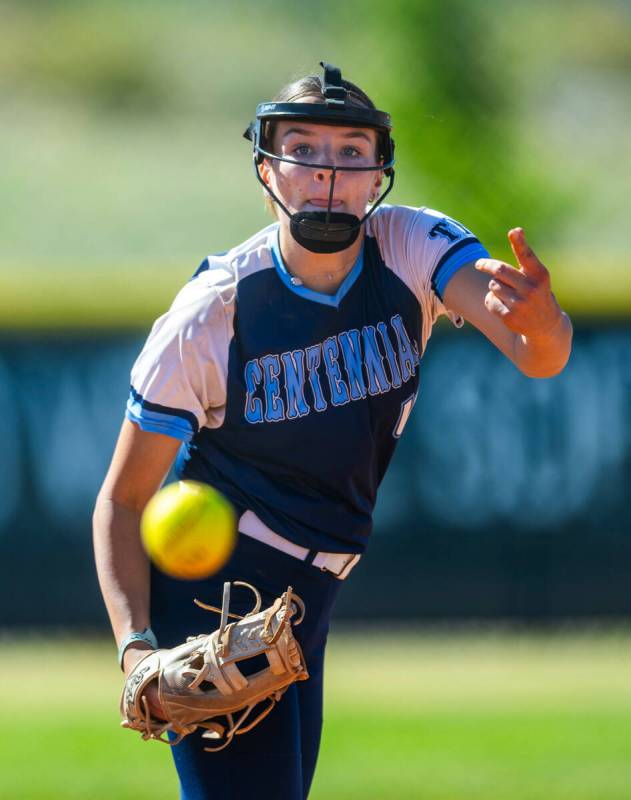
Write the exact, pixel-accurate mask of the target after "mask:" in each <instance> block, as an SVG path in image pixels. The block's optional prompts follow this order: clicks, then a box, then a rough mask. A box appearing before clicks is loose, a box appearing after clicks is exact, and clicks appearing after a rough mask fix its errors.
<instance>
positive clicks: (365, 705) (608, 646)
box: [0, 630, 631, 800]
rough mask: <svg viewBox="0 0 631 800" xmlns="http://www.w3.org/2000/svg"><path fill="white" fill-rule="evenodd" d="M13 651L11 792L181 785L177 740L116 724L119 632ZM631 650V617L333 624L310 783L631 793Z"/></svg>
mask: <svg viewBox="0 0 631 800" xmlns="http://www.w3.org/2000/svg"><path fill="white" fill-rule="evenodd" d="M2 651H3V658H2V660H1V662H0V663H1V666H0V704H1V707H2V710H3V719H4V722H5V724H4V725H3V726H2V733H1V734H0V748H1V752H2V764H3V766H2V770H1V771H0V796H1V797H2V798H6V800H40V798H41V800H44V798H46V800H57V799H59V800H61V798H64V799H67V800H75V799H78V798H93V797H98V798H100V797H112V798H117V799H120V800H125V799H126V798H130V800H131V798H134V800H144V798H147V799H148V798H154V799H155V800H162V798H175V797H177V785H176V779H175V775H174V772H173V770H172V767H171V760H170V755H169V753H168V751H167V748H166V747H163V746H161V745H159V744H157V743H149V744H145V743H143V742H142V741H141V740H140V739H139V737H137V736H135V735H133V734H131V733H130V732H127V731H123V730H120V729H119V728H118V727H117V722H118V709H117V704H118V692H119V689H120V682H121V678H120V674H119V673H118V672H117V670H116V667H115V664H114V652H113V646H112V645H111V644H109V643H106V642H98V641H77V640H64V641H61V640H44V641H42V642H39V641H38V642H36V641H34V640H5V641H4V642H2ZM629 663H631V633H628V632H623V633H618V634H613V633H611V634H608V633H590V634H585V635H579V634H563V635H556V636H551V635H548V636H545V635H529V636H522V635H518V634H514V633H512V634H511V633H503V634H501V633H496V634H492V633H480V634H473V633H462V632H461V633H453V634H451V635H448V634H437V633H428V632H426V631H425V632H424V631H418V632H417V633H414V634H411V635H408V636H407V637H405V636H403V635H400V634H396V633H392V634H385V633H383V632H381V631H379V630H371V631H370V632H368V633H366V634H361V635H360V634H357V633H354V634H344V635H343V634H338V635H336V636H334V637H333V638H332V640H331V643H330V647H329V661H328V683H327V700H326V709H325V732H324V739H323V745H322V750H321V755H320V762H319V768H318V772H317V777H316V781H315V784H314V789H313V792H312V795H311V797H312V799H313V800H324V799H325V798H327V800H328V798H336V800H355V798H357V800H359V798H362V800H371V799H372V798H374V799H375V800H377V799H379V800H383V799H384V798H406V799H409V800H413V799H414V798H419V800H420V799H422V800H478V799H479V800H482V798H484V799H485V800H487V799H488V798H510V800H539V798H541V800H561V799H562V798H563V799H565V798H568V800H569V798H571V800H603V799H606V800H623V798H625V799H626V798H629V797H630V796H631V671H630V670H629ZM209 757H210V756H209Z"/></svg>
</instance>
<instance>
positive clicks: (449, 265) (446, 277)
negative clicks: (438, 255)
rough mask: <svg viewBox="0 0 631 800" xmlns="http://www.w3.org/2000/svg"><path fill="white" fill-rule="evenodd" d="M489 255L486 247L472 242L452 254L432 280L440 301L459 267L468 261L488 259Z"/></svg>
mask: <svg viewBox="0 0 631 800" xmlns="http://www.w3.org/2000/svg"><path fill="white" fill-rule="evenodd" d="M488 257H489V253H488V250H487V249H486V247H484V246H483V245H481V244H480V243H479V242H472V243H471V244H469V245H467V246H466V247H463V248H462V249H461V250H458V252H456V253H454V254H453V256H452V257H451V258H448V259H447V260H446V261H445V262H444V263H443V264H442V265H441V267H440V272H439V273H438V275H437V276H435V278H434V291H435V292H436V294H437V295H438V297H439V298H440V299H441V300H442V299H443V294H444V292H445V289H446V288H447V284H448V283H449V281H450V280H451V279H452V277H453V276H454V275H455V274H456V272H458V270H459V269H460V268H461V267H464V265H465V264H468V263H469V262H470V261H477V259H478V258H488Z"/></svg>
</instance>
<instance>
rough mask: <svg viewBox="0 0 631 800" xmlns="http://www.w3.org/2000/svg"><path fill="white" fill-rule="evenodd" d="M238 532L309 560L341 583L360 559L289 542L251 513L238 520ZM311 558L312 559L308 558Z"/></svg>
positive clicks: (347, 554) (354, 554)
mask: <svg viewBox="0 0 631 800" xmlns="http://www.w3.org/2000/svg"><path fill="white" fill-rule="evenodd" d="M239 531H240V532H241V533H245V535H246V536H249V537H250V538H252V539H256V540H257V541H259V542H263V543H264V544H268V545H269V546H270V547H273V548H275V549H276V550H280V551H281V552H283V553H287V554H288V555H290V556H293V557H294V558H297V559H299V560H300V561H307V560H309V561H310V562H311V563H312V564H313V566H314V567H319V568H320V569H321V570H322V571H323V572H332V573H333V574H334V575H335V577H336V578H338V580H340V581H343V580H344V579H345V578H347V577H348V576H349V574H350V571H351V570H352V569H353V567H354V566H355V564H357V562H358V561H359V559H360V558H361V555H360V554H359V553H318V552H316V553H315V555H313V553H314V551H313V550H309V548H308V547H301V546H300V545H299V544H294V542H290V541H289V539H285V538H284V537H283V536H280V535H279V534H278V533H274V531H273V530H272V529H271V528H268V527H267V525H266V524H265V523H264V522H263V521H262V520H260V519H259V518H258V517H257V516H256V514H255V513H254V512H253V511H246V512H245V514H244V515H243V516H242V517H241V519H240V520H239ZM310 556H312V557H310Z"/></svg>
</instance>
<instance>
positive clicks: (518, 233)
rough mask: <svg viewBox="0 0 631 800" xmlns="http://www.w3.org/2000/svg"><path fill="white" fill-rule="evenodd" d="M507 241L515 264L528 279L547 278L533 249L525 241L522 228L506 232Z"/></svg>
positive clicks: (546, 273) (546, 271) (545, 271)
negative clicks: (515, 261)
mask: <svg viewBox="0 0 631 800" xmlns="http://www.w3.org/2000/svg"><path fill="white" fill-rule="evenodd" d="M508 241H509V242H510V246H511V248H512V250H513V253H514V254H515V258H516V259H517V263H518V264H519V266H520V268H521V269H522V270H523V272H524V273H525V274H526V275H528V277H531V278H535V279H537V280H542V279H544V278H547V277H548V270H547V269H546V268H545V267H544V265H543V264H542V263H541V261H539V259H538V258H537V256H536V255H535V253H534V251H533V249H532V248H531V247H530V245H529V244H528V242H527V241H526V235H525V233H524V229H523V228H513V229H512V230H510V231H509V232H508Z"/></svg>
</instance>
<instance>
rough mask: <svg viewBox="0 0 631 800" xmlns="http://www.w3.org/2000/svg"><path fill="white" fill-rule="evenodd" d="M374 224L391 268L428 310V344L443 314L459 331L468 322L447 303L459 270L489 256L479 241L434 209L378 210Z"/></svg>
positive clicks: (459, 224) (425, 315)
mask: <svg viewBox="0 0 631 800" xmlns="http://www.w3.org/2000/svg"><path fill="white" fill-rule="evenodd" d="M379 212H381V213H379ZM370 222H371V231H372V232H373V235H375V236H376V237H377V240H378V243H379V248H380V250H381V254H382V256H383V258H384V261H385V263H386V266H388V267H390V269H392V270H393V271H394V272H395V273H396V274H397V275H398V276H399V277H400V278H401V280H402V281H403V282H404V283H405V284H406V285H407V286H408V287H409V288H410V289H411V291H412V292H413V293H414V294H415V295H416V298H417V300H418V302H419V304H420V306H421V309H422V311H423V319H424V325H423V338H424V340H425V341H426V340H427V338H429V333H430V331H431V326H432V325H433V324H434V322H435V321H436V319H437V318H438V317H439V316H440V315H441V314H446V315H447V316H448V317H449V318H450V319H451V321H452V322H453V323H454V324H455V325H456V326H457V327H460V326H462V324H463V320H462V319H461V318H460V317H459V316H457V315H456V314H454V313H453V312H451V311H449V310H448V309H447V308H445V306H444V305H443V301H442V298H443V293H444V291H445V287H446V286H447V284H448V282H449V280H450V279H451V277H452V276H453V275H454V274H455V272H457V271H458V269H460V268H461V267H463V266H464V265H465V264H468V263H469V262H471V261H475V260H476V259H478V258H486V257H488V252H487V250H486V249H485V248H484V247H483V246H482V245H481V244H480V242H479V240H478V239H477V238H476V236H475V235H474V234H473V233H471V231H470V230H468V228H465V226H464V225H462V224H461V223H459V222H456V220H454V219H452V218H451V217H448V216H446V215H445V214H442V213H441V212H440V211H434V210H433V209H430V208H411V207H410V206H385V207H383V208H382V209H377V211H376V212H375V214H374V215H373V218H371V220H370Z"/></svg>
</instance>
